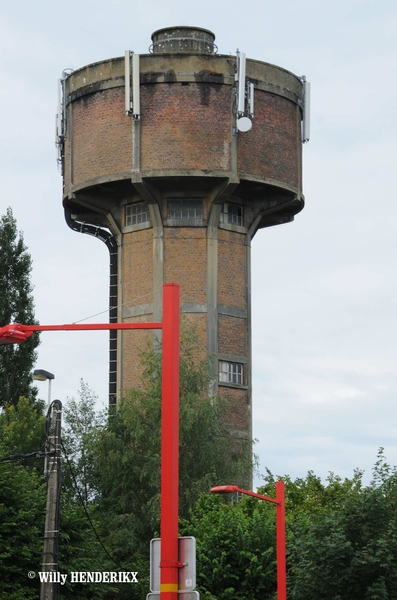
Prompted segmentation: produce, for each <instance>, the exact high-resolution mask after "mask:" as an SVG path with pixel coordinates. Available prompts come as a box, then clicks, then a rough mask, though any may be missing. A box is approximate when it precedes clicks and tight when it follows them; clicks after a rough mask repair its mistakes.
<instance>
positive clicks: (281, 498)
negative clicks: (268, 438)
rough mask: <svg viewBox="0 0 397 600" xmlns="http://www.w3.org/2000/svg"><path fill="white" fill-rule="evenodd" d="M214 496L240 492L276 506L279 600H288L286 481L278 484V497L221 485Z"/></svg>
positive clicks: (214, 490) (215, 490)
mask: <svg viewBox="0 0 397 600" xmlns="http://www.w3.org/2000/svg"><path fill="white" fill-rule="evenodd" d="M211 492H213V493H214V494H230V493H233V492H240V494H246V495H247V496H253V497H254V498H259V500H266V501H267V502H272V503H273V504H275V505H276V556H277V600H287V562H286V537H285V486H284V481H277V482H276V497H275V498H270V497H269V496H262V494H257V493H256V492H250V491H249V490H242V489H241V488H239V487H238V485H219V486H217V487H213V488H212V489H211Z"/></svg>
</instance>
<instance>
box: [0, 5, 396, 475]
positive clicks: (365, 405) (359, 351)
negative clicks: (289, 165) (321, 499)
mask: <svg viewBox="0 0 397 600" xmlns="http://www.w3.org/2000/svg"><path fill="white" fill-rule="evenodd" d="M172 25H196V26H200V27H205V28H207V29H210V30H212V31H213V32H214V33H215V34H216V43H217V45H218V48H219V52H220V53H222V54H228V53H231V54H234V53H235V50H236V48H237V47H238V48H239V49H240V50H242V51H244V52H246V54H247V57H249V58H255V59H258V60H263V61H266V62H270V63H274V64H276V65H279V66H281V67H284V68H286V69H288V70H290V71H292V72H294V73H295V74H297V75H306V77H307V79H308V80H309V81H310V82H311V84H312V118H311V125H312V127H311V141H310V143H309V144H307V145H305V147H304V148H303V164H304V193H305V196H306V208H305V209H304V211H303V212H302V213H300V214H299V215H298V216H297V217H296V221H295V222H294V223H291V224H288V225H284V226H281V227H277V228H271V229H266V230H262V231H260V232H259V233H258V234H257V236H256V238H255V239H254V242H253V272H252V280H253V356H254V373H253V375H254V435H255V437H257V438H258V439H259V443H258V444H257V446H256V451H257V453H258V454H259V458H260V464H261V469H262V471H263V470H264V468H265V466H267V467H269V468H270V470H271V471H272V472H274V473H276V474H280V475H282V474H290V475H291V476H292V477H304V476H305V474H306V472H307V471H308V470H309V469H312V470H314V471H315V473H316V474H318V475H320V476H321V477H323V478H324V477H326V475H327V473H328V472H329V471H334V472H335V473H338V474H340V475H341V476H348V477H350V476H351V475H352V473H353V469H354V468H355V467H359V468H361V469H365V471H366V478H367V480H369V478H370V474H371V468H372V465H373V464H374V462H375V457H376V452H377V449H378V448H379V446H384V447H385V449H386V456H387V457H388V458H389V461H390V462H391V463H393V464H396V463H397V377H396V362H397V361H396V359H397V350H396V346H397V335H396V334H397V307H396V291H397V273H396V269H395V263H396V258H397V252H396V229H397V204H396V202H395V199H394V193H395V189H396V187H397V186H396V184H397V178H396V171H397V160H396V145H397V83H396V78H395V74H396V72H397V42H396V40H397V5H396V3H395V2H394V1H392V0H377V1H376V2H375V1H374V0H344V1H343V2H342V1H341V0H334V1H333V2H332V3H331V2H328V3H325V2H319V1H318V0H301V1H300V2H299V3H298V2H295V1H292V0H279V1H278V2H268V1H262V2H259V1H258V0H252V2H249V3H244V2H241V1H237V0H229V1H228V2H225V1H223V0H222V1H216V0H215V2H213V1H209V0H202V1H201V2H200V3H194V4H189V3H187V2H182V1H180V0H169V1H168V2H164V1H163V2H161V1H160V0H146V1H145V2H139V3H138V2H133V1H132V2H127V1H125V0H112V2H106V1H104V0H95V2H94V1H93V0H80V1H79V2H77V1H76V0H70V1H69V2H68V3H64V2H62V3H61V2H54V0H52V1H51V2H50V1H49V0H41V2H28V1H27V0H22V2H19V3H15V2H14V3H7V4H5V3H3V8H1V9H0V47H1V52H0V81H1V86H0V119H1V129H0V178H1V180H0V181H1V195H0V214H4V212H5V210H6V208H7V206H11V207H12V209H13V211H14V215H15V217H16V218H17V221H18V226H19V228H20V229H21V230H22V231H23V232H24V237H25V242H26V244H27V246H28V248H29V251H30V252H31V255H32V258H33V267H34V270H33V282H34V285H35V299H36V316H37V318H38V319H39V321H40V322H41V323H43V324H44V323H66V322H73V321H77V320H80V319H82V318H84V317H87V316H89V315H93V314H95V313H98V312H100V311H105V310H106V307H107V301H108V252H107V249H106V247H105V246H104V244H102V243H101V242H99V241H96V240H94V239H92V238H90V237H88V236H83V235H81V236H80V235H78V234H76V233H74V232H72V231H71V230H69V229H68V227H67V226H66V224H65V222H64V217H63V210H62V205H61V177H60V175H59V174H58V172H57V168H56V162H55V148H54V119H55V107H56V102H57V92H56V82H57V79H58V78H59V77H60V76H61V73H62V70H63V69H65V68H73V69H77V68H79V67H81V66H84V65H86V64H88V63H91V62H96V61H99V60H103V59H106V58H111V57H114V56H121V55H123V54H124V51H125V50H126V49H131V50H134V51H135V52H138V53H145V52H147V49H148V46H149V44H150V43H151V38H150V36H151V34H152V32H153V31H155V30H156V29H159V28H161V27H167V26H172ZM393 190H394V191H393ZM99 319H101V320H103V321H106V320H107V315H106V313H105V314H103V315H102V316H101V317H97V318H95V319H94V320H99ZM107 355H108V345H107V333H104V332H98V333H81V334H76V333H73V334H72V333H69V334H68V333H59V334H58V333H47V334H44V335H42V343H41V346H40V349H39V361H38V363H37V368H43V369H47V370H49V371H52V372H53V373H54V374H55V376H56V379H55V381H54V384H53V391H54V395H55V396H56V397H59V398H60V399H61V400H64V399H65V398H66V396H72V395H75V394H76V391H77V389H78V387H79V380H80V378H84V379H85V380H86V381H87V382H88V383H89V384H90V385H91V387H92V388H94V389H95V390H96V392H97V393H98V394H99V396H100V402H101V403H102V404H105V403H106V396H107V367H108V365H107ZM40 395H41V396H42V397H46V387H45V385H44V384H40ZM257 483H258V484H259V483H260V480H259V479H258V481H257Z"/></svg>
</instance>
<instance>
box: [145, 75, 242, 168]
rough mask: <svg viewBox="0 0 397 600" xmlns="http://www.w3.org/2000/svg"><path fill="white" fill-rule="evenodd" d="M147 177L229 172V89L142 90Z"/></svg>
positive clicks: (167, 87) (164, 87)
mask: <svg viewBox="0 0 397 600" xmlns="http://www.w3.org/2000/svg"><path fill="white" fill-rule="evenodd" d="M141 107H142V153H141V161H142V162H141V165H142V170H143V171H152V170H156V169H157V170H161V171H164V170H171V169H184V170H185V169H194V170H197V169H201V170H208V169H211V170H221V171H224V170H228V169H230V107H231V95H230V87H229V86H222V85H217V84H210V83H199V84H197V83H187V84H183V83H162V84H155V85H146V86H145V85H144V86H141Z"/></svg>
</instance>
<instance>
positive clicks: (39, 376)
mask: <svg viewBox="0 0 397 600" xmlns="http://www.w3.org/2000/svg"><path fill="white" fill-rule="evenodd" d="M33 379H35V380H36V381H46V380H47V379H48V402H47V409H48V408H49V407H50V404H51V380H52V379H55V375H54V374H53V373H50V372H49V371H45V370H44V369H36V370H35V371H33Z"/></svg>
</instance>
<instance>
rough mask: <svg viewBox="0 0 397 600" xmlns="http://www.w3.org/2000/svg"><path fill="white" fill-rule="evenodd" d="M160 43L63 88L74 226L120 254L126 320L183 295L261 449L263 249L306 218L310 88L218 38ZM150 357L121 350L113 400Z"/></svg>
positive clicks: (156, 314)
mask: <svg viewBox="0 0 397 600" xmlns="http://www.w3.org/2000/svg"><path fill="white" fill-rule="evenodd" d="M152 42H153V43H152V47H151V50H152V52H151V53H150V54H142V55H137V54H134V53H131V52H129V51H127V52H126V53H125V56H123V57H121V58H115V59H109V60H105V61H102V62H99V63H95V64H91V65H88V66H86V67H83V68H81V69H79V70H78V71H75V72H73V73H72V74H70V75H69V76H68V77H66V78H65V79H64V80H63V82H62V89H63V102H62V107H61V109H60V112H61V113H62V125H61V127H60V135H59V137H58V143H59V147H60V161H61V164H62V171H63V182H64V188H63V203H64V207H65V214H66V220H67V222H68V224H69V225H70V226H71V227H72V228H73V229H75V230H76V231H81V232H83V233H89V234H91V235H95V236H97V237H100V238H101V239H102V240H103V241H105V242H106V243H107V245H108V247H109V249H110V252H111V318H112V319H118V320H120V321H122V320H139V319H141V320H148V319H150V318H153V319H154V320H160V319H161V285H162V283H163V282H167V281H175V282H177V283H179V284H180V285H181V297H182V312H183V313H184V314H185V315H186V316H187V319H188V320H189V321H191V322H192V323H193V324H194V325H195V327H196V330H197V334H198V339H199V345H200V351H201V353H202V354H203V355H207V356H208V357H213V358H214V359H215V362H216V377H215V382H214V388H215V389H214V391H219V392H221V393H222V394H223V395H226V396H227V397H228V398H229V401H230V411H229V416H228V420H229V425H230V427H232V428H233V429H234V431H235V433H236V436H241V437H248V438H249V437H250V436H251V298H250V294H251V281H250V252H251V250H250V248H251V240H252V238H253V236H254V235H255V234H256V233H257V232H258V230H259V229H263V228H266V227H270V226H273V225H278V224H280V223H287V222H290V221H292V220H293V219H294V216H295V214H297V213H298V212H299V211H300V210H302V208H303V202H304V201H303V195H302V177H301V174H302V165H301V156H302V150H301V144H302V116H303V109H304V106H303V105H304V88H305V85H304V80H303V79H302V78H300V77H297V76H295V75H294V74H292V73H290V72H289V71H286V70H285V69H282V68H280V67H277V66H274V65H271V64H268V63H265V62H261V61H258V60H252V59H246V57H245V54H244V53H243V52H237V53H236V56H234V57H232V56H229V55H222V54H217V53H216V51H217V48H216V46H215V43H214V42H215V35H214V34H213V33H212V32H210V31H208V30H206V29H201V28H198V27H195V28H194V27H172V28H171V27H169V28H166V29H160V30H158V31H156V32H155V33H153V35H152ZM241 119H244V121H243V122H242V121H241ZM143 335H147V334H143ZM138 350H139V344H138V347H137V344H136V338H135V337H134V342H132V341H131V339H130V338H129V337H127V336H123V335H122V334H119V337H118V339H117V340H116V339H112V340H111V355H110V359H111V369H110V371H111V374H110V377H111V388H110V393H111V396H112V398H113V397H114V396H115V395H116V394H122V393H123V390H124V389H126V388H129V387H132V386H139V380H140V367H139V360H138Z"/></svg>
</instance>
